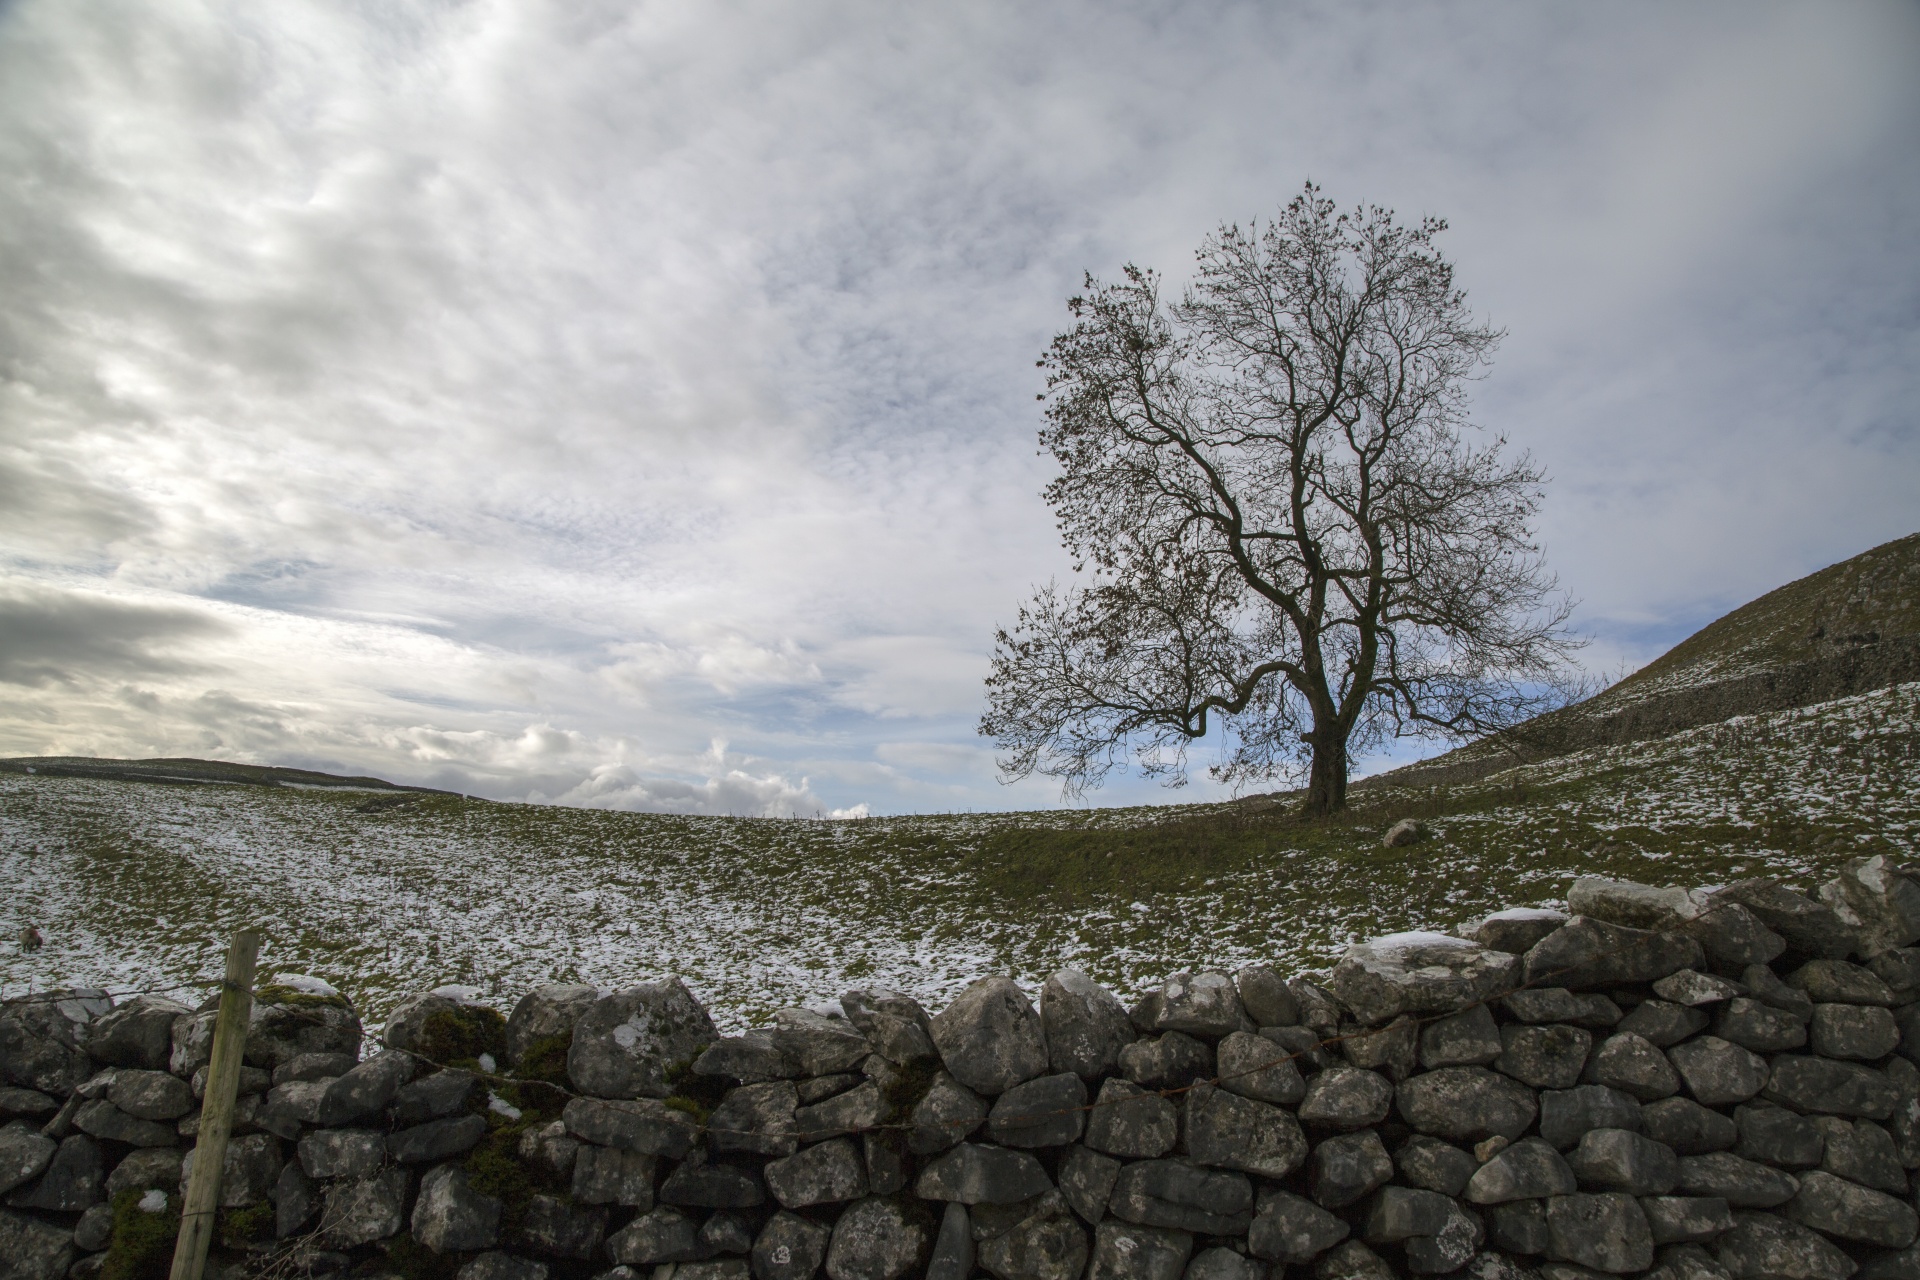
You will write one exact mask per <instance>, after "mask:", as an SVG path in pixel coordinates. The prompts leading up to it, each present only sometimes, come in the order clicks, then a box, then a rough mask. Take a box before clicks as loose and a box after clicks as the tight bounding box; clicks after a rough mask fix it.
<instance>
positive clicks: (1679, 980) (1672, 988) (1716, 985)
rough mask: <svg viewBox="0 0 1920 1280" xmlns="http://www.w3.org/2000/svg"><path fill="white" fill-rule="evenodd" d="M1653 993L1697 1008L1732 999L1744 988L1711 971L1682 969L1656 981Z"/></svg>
mask: <svg viewBox="0 0 1920 1280" xmlns="http://www.w3.org/2000/svg"><path fill="white" fill-rule="evenodd" d="M1653 993H1654V994H1655V995H1657V996H1659V997H1660V998H1661V999H1662V1000H1671V1001H1672V1002H1673V1003H1675V1004H1680V1005H1685V1006H1687V1007H1688V1008H1690V1009H1697V1008H1699V1007H1700V1006H1702V1005H1710V1004H1719V1003H1721V1002H1722V1001H1726V1000H1731V999H1733V998H1734V997H1735V996H1737V995H1740V994H1741V993H1742V988H1740V987H1738V986H1735V985H1734V984H1733V983H1731V982H1728V981H1727V980H1726V979H1725V978H1716V977H1714V976H1713V975H1712V974H1710V973H1699V972H1697V971H1695V970H1693V969H1682V970H1680V971H1679V972H1678V973H1670V974H1668V975H1667V976H1666V977H1664V978H1662V979H1660V981H1658V982H1656V983H1654V984H1653Z"/></svg>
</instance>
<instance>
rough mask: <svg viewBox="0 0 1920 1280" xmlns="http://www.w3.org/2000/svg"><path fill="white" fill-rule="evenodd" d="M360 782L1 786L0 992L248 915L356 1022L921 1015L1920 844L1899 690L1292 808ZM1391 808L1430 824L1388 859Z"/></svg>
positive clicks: (153, 973) (1918, 729) (174, 967)
mask: <svg viewBox="0 0 1920 1280" xmlns="http://www.w3.org/2000/svg"><path fill="white" fill-rule="evenodd" d="M374 794H375V793H371V792H366V791H324V790H309V789H296V788H284V787H283V788H262V787H253V786H237V785H231V786H222V785H200V786H174V785H166V784H160V783H150V782H119V781H101V780H93V779H81V778H47V777H30V776H25V775H17V774H0V877H3V879H4V883H5V884H6V885H7V886H8V892H7V894H6V896H5V899H4V901H0V924H4V938H5V941H0V982H3V983H4V994H6V995H9V996H13V995H19V994H23V993H25V992H26V991H28V990H29V989H33V990H45V989H47V988H48V987H50V986H54V985H77V984H84V985H93V986H105V987H107V988H109V989H111V990H115V991H123V990H131V989H136V988H149V987H156V986H162V985H167V984H193V983H196V982H204V981H205V980H206V978H207V975H209V974H211V973H213V972H215V971H216V970H217V967H218V963H219V956H220V953H221V950H222V947H223V939H224V935H225V934H226V933H227V932H228V931H229V930H231V929H233V928H235V927H237V926H239V925H242V924H253V925H258V926H260V927H263V928H264V929H265V931H266V934H267V941H266V945H265V948H264V951H263V957H262V964H263V966H264V967H265V970H266V971H268V972H271V971H273V970H281V971H289V972H305V973H313V974H317V975H319V976H321V977H324V978H326V979H328V980H329V981H332V982H334V983H336V984H337V985H339V986H340V987H342V988H343V989H344V990H346V991H347V992H348V994H350V995H352V996H353V997H354V998H355V1000H356V1001H357V1002H358V1004H359V1006H360V1008H361V1011H362V1012H363V1014H365V1015H367V1017H368V1021H369V1022H370V1023H372V1022H375V1021H377V1020H378V1019H379V1018H380V1016H382V1015H383V1014H384V1013H385V1011H386V1010H387V1009H389V1008H390V1007H391V1006H392V1004H393V1003H394V1001H395V1000H396V999H397V998H398V997H399V996H401V995H404V994H405V993H407V992H410V991H418V990H422V989H425V988H428V987H432V986H435V985H438V984H440V983H445V982H462V983H469V984H472V985H474V986H477V987H480V988H481V989H482V990H483V991H484V992H487V993H489V994H490V996H491V998H493V999H494V1000H495V1001H496V1002H498V1003H500V1004H502V1005H503V1006H504V1005H506V1004H508V1003H510V1002H511V1000H512V999H513V998H514V997H515V996H517V995H518V994H519V993H520V992H522V991H524V990H525V989H527V988H528V987H529V986H531V985H533V984H536V983H538V982H542V981H549V980H554V979H562V978H564V979H577V980H581V981H587V982H591V983H594V984H597V985H599V986H601V987H607V988H610V987H615V986H619V985H623V984H626V983H629V982H632V981H636V980H641V979H644V978H648V977H652V976H656V975H659V974H664V973H676V974H679V975H681V976H682V977H683V978H685V979H686V980H687V982H688V983H689V985H690V986H692V987H693V989H694V990H695V991H696V992H697V993H698V994H699V995H700V996H701V997H702V999H704V1000H705V1001H707V1002H708V1004H709V1006H710V1007H711V1008H712V1009H713V1010H714V1012H715V1016H716V1019H717V1020H718V1021H720V1022H721V1023H722V1025H723V1026H725V1027H731V1028H737V1027H740V1026H744V1025H747V1024H749V1023H751V1022H753V1021H754V1020H756V1019H758V1018H759V1017H761V1016H762V1015H764V1014H765V1013H766V1012H767V1011H769V1010H771V1009H774V1008H778V1007H781V1006H783V1005H794V1004H818V1003H821V1002H823V1001H826V1000H829V999H831V998H833V997H835V996H837V995H838V994H839V993H840V992H841V991H843V990H845V989H846V988H847V987H849V986H852V985H855V984H859V983H879V984H883V985H888V986H893V987H897V988H899V989H901V990H905V991H908V992H911V993H913V994H915V995H917V996H919V997H920V998H921V999H922V1000H923V1001H925V1002H927V1003H928V1004H930V1005H934V1006H938V1005H939V1004H940V1003H942V1002H944V1000H945V999H946V998H947V997H948V996H950V995H951V994H952V993H953V992H954V991H955V990H957V989H958V988H959V987H960V986H962V985H964V984H965V983H966V982H967V981H968V980H969V979H971V978H973V977H977V976H980V975H983V974H988V973H1007V974H1011V975H1013V976H1014V977H1015V978H1017V979H1018V980H1019V981H1021V982H1022V983H1023V984H1027V985H1029V986H1032V985H1037V983H1038V981H1039V980H1041V979H1044V977H1045V976H1046V974H1047V973H1048V972H1050V971H1052V970H1053V969H1055V968H1058V967H1061V966H1064V965H1074V966H1078V967H1081V968H1084V969H1086V970H1088V971H1089V972H1091V973H1093V974H1094V975H1095V976H1097V977H1099V978H1101V979H1103V980H1104V981H1106V982H1108V983H1109V984H1111V985H1112V986H1114V987H1115V988H1116V989H1118V990H1120V991H1122V992H1125V993H1134V992H1138V991H1139V990H1141V989H1142V988H1143V987H1144V986H1146V985H1147V984H1149V983H1151V982H1153V981H1154V980H1156V979H1158V978H1159V977H1161V976H1163V975H1165V974H1167V973H1171V972H1174V971H1177V970H1180V969H1194V968H1201V967H1233V966H1237V965H1239V964H1243V963H1245V962H1247V961H1249V960H1256V959H1257V960H1263V961H1272V962H1277V963H1279V964H1280V965H1281V966H1282V967H1283V968H1287V969H1290V970H1307V969H1314V968H1319V967H1323V966H1325V965H1326V964H1328V963H1329V962H1330V961H1332V960H1333V959H1335V958H1337V957H1338V955H1339V953H1340V950H1341V949H1342V947H1343V946H1344V945H1345V944H1346V943H1347V942H1348V941H1349V940H1351V939H1354V938H1362V937H1368V936H1372V935H1376V934H1380V933H1386V932H1392V931H1395V930H1401V929H1409V928H1437V929H1453V928H1457V927H1459V926H1460V925H1461V924H1463V923H1465V922H1468V921H1470V920H1472V919H1474V918H1476V917H1478V916H1480V915H1483V914H1484V913H1486V912H1487V911H1489V910H1493V909H1497V908H1500V907H1506V906H1522V905H1545V904H1551V903H1553V902H1554V901H1556V900H1557V899H1560V898H1562V897H1564V895H1565V892H1566V886H1567V884H1568V882H1569V880H1570V878H1571V877H1572V876H1574V875H1577V874H1583V873H1599V874H1608V875H1616V876H1622V877H1628V878H1633V879H1639V880H1649V881H1653V882H1656V883H1679V884H1688V885H1693V884H1706V883H1715V882H1721V881H1724V880H1727V879H1729V878H1733V877H1737V876H1741V875H1752V874H1763V873H1764V874H1771V875H1775V876H1779V877H1781V878H1782V879H1784V880H1787V881H1788V882H1790V883H1794V884H1796V885H1800V886H1802V887H1806V886H1810V885H1811V884H1813V883H1815V882H1816V881H1817V880H1818V879H1820V878H1823V877H1824V876H1825V875H1826V874H1828V873H1829V872H1830V870H1831V869H1832V868H1833V867H1835V866H1837V865H1838V864H1839V863H1840V862H1842V861H1844V860H1846V859H1847V858H1851V857H1856V856H1860V855H1862V854H1867V853H1872V852H1886V853H1889V854H1893V855H1895V856H1898V857H1901V858H1916V857H1920V684H1904V685H1897V686H1893V687H1891V688H1887V689H1882V690H1879V691H1877V692H1874V693H1871V694H1866V695H1862V696H1859V697H1854V698H1848V699H1842V700H1840V701H1836V702H1830V703H1825V704H1822V705H1819V706H1815V707H1807V708H1802V709H1799V710H1795V711H1785V712H1778V713H1773V714H1769V715H1764V716H1752V717H1741V718H1737V719H1734V720H1730V721H1727V722H1725V723H1723V724H1718V725H1712V726H1708V727H1705V728H1701V729H1695V730H1691V731H1689V732H1687V733H1684V734H1679V735H1676V736H1674V737H1671V738H1665V739H1661V740H1657V741H1651V742H1642V743H1637V744H1633V745H1630V746H1625V747H1613V748H1601V749H1594V750H1589V751H1585V752H1580V753H1578V754H1575V755H1571V756H1564V757H1561V758H1558V759H1554V760H1550V761H1546V762H1542V763H1539V764H1534V765H1529V766H1524V767H1520V768H1516V769H1512V770H1509V771H1507V772H1505V773H1501V774H1497V775H1493V776H1490V777H1487V778H1483V779H1480V780H1479V781H1476V782H1473V783H1471V784H1460V785H1454V786H1447V787H1421V788H1418V789H1412V788H1407V787H1394V786H1367V787H1361V788H1358V789H1357V790H1356V792H1355V806H1354V809H1353V811H1352V812H1350V813H1349V814H1347V815H1345V816H1343V817H1342V818H1340V819H1338V820H1335V821H1330V822H1322V823H1311V824H1310V823H1306V822H1304V821H1302V820H1300V819H1298V818H1296V817H1294V816H1292V815H1291V813H1290V812H1289V811H1288V810H1286V809H1285V808H1283V807H1280V806H1268V807H1264V808H1262V807H1256V806H1255V805H1252V804H1242V805H1215V806H1165V807H1156V808H1148V809H1095V810H1071V811H1057V812H1043V813H1015V814H990V815H954V816H937V817H903V818H871V819H864V820H858V821H846V822H814V821H797V820H789V821H781V820H762V819H716V818H681V817H671V816H661V815H647V814H629V813H609V812H601V811H593V810H580V809H561V808H548V807H535V806H527V805H503V804H493V803H488V802H484V801H470V800H462V799H460V798H458V797H452V796H441V795H427V796H418V797H405V798H400V797H394V796H392V795H391V794H388V795H382V796H379V797H378V798H377V800H376V799H374ZM370 801H371V803H370ZM1404 816H1415V817H1419V818H1421V819H1422V820H1423V821H1425V822H1426V823H1428V824H1429V827H1430V829H1431V830H1432V832H1433V837H1432V839H1430V840H1429V841H1427V842H1426V843H1423V844H1419V845H1415V846H1412V847H1410V848H1406V849H1397V850H1389V849H1384V848H1382V847H1381V846H1380V834H1381V833H1382V832H1383V831H1384V830H1385V829H1386V827H1387V826H1388V825H1390V824H1391V823H1392V822H1394V821H1395V820H1397V819H1398V818H1401V817H1404ZM29 925H31V926H36V927H38V928H39V930H40V931H41V933H42V935H43V936H44V937H45V940H46V941H45V945H44V947H43V948H42V949H40V950H38V951H35V952H31V953H29V952H25V951H22V950H21V949H20V948H19V946H18V944H16V943H15V942H14V941H13V938H14V937H15V935H16V934H17V933H18V932H19V930H21V929H22V928H23V927H25V926H29ZM183 994H184V993H183ZM192 998H193V999H195V1000H197V998H198V993H197V991H196V992H194V993H193V997H192Z"/></svg>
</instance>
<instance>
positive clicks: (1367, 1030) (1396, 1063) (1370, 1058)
mask: <svg viewBox="0 0 1920 1280" xmlns="http://www.w3.org/2000/svg"><path fill="white" fill-rule="evenodd" d="M1420 1024H1421V1019H1418V1018H1416V1017H1414V1016H1413V1015H1412V1014H1410V1013H1403V1014H1401V1015H1400V1016H1399V1017H1397V1018H1395V1019H1394V1020H1393V1021H1392V1022H1389V1023H1387V1024H1386V1025H1385V1026H1379V1027H1363V1026H1361V1025H1360V1024H1359V1023H1357V1022H1343V1023H1341V1024H1340V1052H1341V1054H1342V1055H1344V1056H1345V1057H1346V1060H1347V1061H1348V1062H1350V1063H1352V1064H1353V1065H1354V1066H1356V1067H1360V1068H1363V1069H1364V1070H1367V1071H1378V1072H1380V1074H1382V1075H1384V1076H1385V1077H1386V1078H1387V1079H1389V1080H1391V1081H1393V1082H1394V1083H1395V1084H1398V1083H1399V1082H1400V1081H1402V1080H1405V1079H1406V1078H1407V1077H1408V1076H1410V1075H1412V1074H1413V1073H1414V1072H1415V1071H1416V1070H1417V1069H1418V1068H1419V1066H1420Z"/></svg>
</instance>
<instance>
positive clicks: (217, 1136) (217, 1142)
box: [169, 929, 260, 1280]
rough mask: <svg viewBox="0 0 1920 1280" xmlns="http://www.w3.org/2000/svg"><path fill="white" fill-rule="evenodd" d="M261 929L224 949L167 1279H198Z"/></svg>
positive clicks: (228, 1129) (215, 1207)
mask: <svg viewBox="0 0 1920 1280" xmlns="http://www.w3.org/2000/svg"><path fill="white" fill-rule="evenodd" d="M259 954H260V933H259V930H257V929H242V930H240V931H239V932H238V933H236V934H234V935H233V943H232V945H230V946H229V947H228V948H227V980H226V981H225V982H224V983H222V984H221V988H220V1016H219V1020H218V1021H217V1022H215V1023H214V1028H213V1060H212V1061H211V1062H209V1063H208V1064H207V1094H206V1097H205V1098H204V1099H202V1100H201V1104H200V1136H199V1139H198V1140H197V1141H196V1142H195V1143H194V1146H193V1153H194V1154H193V1175H192V1176H191V1177H190V1178H188V1179H187V1189H186V1198H185V1200H184V1201H183V1202H182V1204H181V1208H180V1238H179V1240H178V1241H176V1242H175V1244H174V1247H173V1272H172V1274H171V1276H170V1277H169V1280H200V1273H201V1272H202V1271H204V1270H206V1266H207V1246H208V1245H209V1244H211V1243H212V1242H213V1220H214V1215H215V1214H216V1213H217V1212H219V1209H220V1174H221V1172H222V1170H223V1168H224V1166H225V1165H226V1162H227V1138H228V1136H229V1135H231V1134H232V1132H233V1104H234V1098H235V1096H236V1095H237V1094H238V1093H239V1091H240V1061H241V1058H242V1056H243V1055H244V1054H245V1052H246V1048H247V1023H248V1022H249V1020H250V1019H251V1018H252V1016H253V965H254V961H255V960H256V959H258V958H259Z"/></svg>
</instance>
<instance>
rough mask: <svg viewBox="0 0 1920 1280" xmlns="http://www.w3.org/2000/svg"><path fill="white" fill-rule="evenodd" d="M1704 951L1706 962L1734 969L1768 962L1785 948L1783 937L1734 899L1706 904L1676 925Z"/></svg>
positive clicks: (1734, 971) (1717, 966)
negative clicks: (1702, 908) (1696, 912)
mask: <svg viewBox="0 0 1920 1280" xmlns="http://www.w3.org/2000/svg"><path fill="white" fill-rule="evenodd" d="M1675 932H1677V933H1684V934H1686V935H1687V936H1688V937H1689V938H1692V939H1694V940H1695V941H1696V942H1698V943H1699V944H1700V946H1701V949H1702V950H1704V951H1705V952H1706V953H1707V963H1708V964H1709V965H1711V966H1712V967H1713V968H1714V969H1716V970H1718V971H1720V972H1722V973H1738V972H1739V971H1740V970H1741V969H1744V968H1745V967H1746V966H1748V965H1750V964H1762V965H1764V964H1771V963H1773V962H1774V961H1775V960H1777V959H1779V958H1780V955H1781V953H1782V952H1784V951H1785V950H1786V949H1787V940H1786V939H1785V938H1783V937H1781V936H1780V935H1779V934H1777V933H1775V932H1774V931H1773V930H1771V929H1769V928H1767V926H1766V925H1764V924H1762V923H1761V922H1760V917H1759V916H1756V915H1755V914H1753V912H1751V911H1749V910H1747V909H1746V908H1745V907H1743V906H1741V905H1740V904H1739V903H1737V902H1721V903H1716V904H1714V905H1712V906H1709V907H1708V908H1707V909H1706V910H1704V911H1702V912H1701V913H1700V914H1699V915H1697V916H1695V917H1694V918H1693V919H1691V920H1688V921H1685V922H1684V923H1682V924H1680V925H1679V926H1678V927H1677V928H1676V929H1675Z"/></svg>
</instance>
